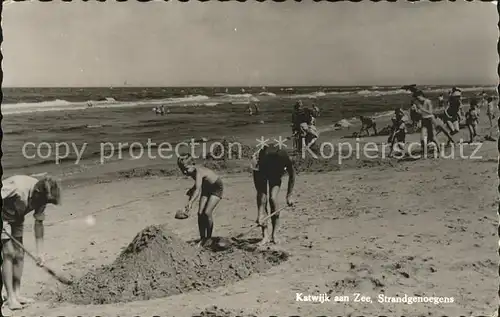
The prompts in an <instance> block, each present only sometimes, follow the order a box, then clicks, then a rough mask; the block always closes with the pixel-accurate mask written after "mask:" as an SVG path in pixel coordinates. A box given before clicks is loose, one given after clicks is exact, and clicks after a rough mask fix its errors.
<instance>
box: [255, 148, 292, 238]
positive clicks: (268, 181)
mask: <svg viewBox="0 0 500 317" xmlns="http://www.w3.org/2000/svg"><path fill="white" fill-rule="evenodd" d="M251 167H252V169H253V183H254V186H255V189H256V191H257V220H256V223H257V224H258V225H260V226H261V228H262V240H261V241H260V242H259V244H260V245H265V244H267V243H269V242H271V243H273V244H277V243H279V241H278V239H277V236H278V234H277V233H278V227H279V220H280V213H279V212H277V213H276V214H274V215H273V216H271V225H272V231H271V237H270V238H269V232H268V230H267V229H268V227H267V221H264V220H263V219H264V217H266V216H267V215H268V207H267V203H268V197H269V207H270V208H271V213H275V212H276V211H278V210H279V207H278V194H279V192H280V188H281V179H282V177H283V176H284V174H285V173H287V174H288V188H287V193H286V203H287V205H288V206H293V204H294V202H293V198H292V195H293V188H294V186H295V174H296V173H295V169H294V167H293V162H292V160H291V159H290V157H289V156H288V153H287V152H286V151H285V150H283V149H278V148H276V147H268V146H264V147H263V148H262V149H261V150H259V151H258V152H256V153H255V154H254V155H253V157H252V161H251Z"/></svg>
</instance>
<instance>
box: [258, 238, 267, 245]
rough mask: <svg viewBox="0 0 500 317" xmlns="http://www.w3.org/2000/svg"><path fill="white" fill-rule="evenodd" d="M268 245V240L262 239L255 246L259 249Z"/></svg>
mask: <svg viewBox="0 0 500 317" xmlns="http://www.w3.org/2000/svg"><path fill="white" fill-rule="evenodd" d="M268 243H269V238H263V239H262V240H260V242H259V243H257V245H258V246H260V247H261V246H264V245H266V244H268Z"/></svg>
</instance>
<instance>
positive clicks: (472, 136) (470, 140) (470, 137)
mask: <svg viewBox="0 0 500 317" xmlns="http://www.w3.org/2000/svg"><path fill="white" fill-rule="evenodd" d="M467 128H468V129H469V143H472V142H474V130H473V128H472V126H471V125H470V124H469V125H467Z"/></svg>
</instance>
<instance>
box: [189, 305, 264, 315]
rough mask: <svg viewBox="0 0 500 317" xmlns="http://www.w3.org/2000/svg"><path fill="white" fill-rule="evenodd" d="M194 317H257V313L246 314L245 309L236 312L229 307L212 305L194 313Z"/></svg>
mask: <svg viewBox="0 0 500 317" xmlns="http://www.w3.org/2000/svg"><path fill="white" fill-rule="evenodd" d="M193 317H257V315H252V314H245V313H244V312H243V310H241V311H239V312H234V311H231V310H227V309H222V308H218V307H217V306H211V307H208V308H206V309H205V310H203V311H202V312H201V313H199V314H194V315H193Z"/></svg>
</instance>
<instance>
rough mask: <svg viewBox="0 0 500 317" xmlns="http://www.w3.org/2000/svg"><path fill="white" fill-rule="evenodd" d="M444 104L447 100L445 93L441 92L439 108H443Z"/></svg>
mask: <svg viewBox="0 0 500 317" xmlns="http://www.w3.org/2000/svg"><path fill="white" fill-rule="evenodd" d="M444 104H445V101H444V95H443V94H441V95H439V97H438V108H439V109H441V108H444Z"/></svg>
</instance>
